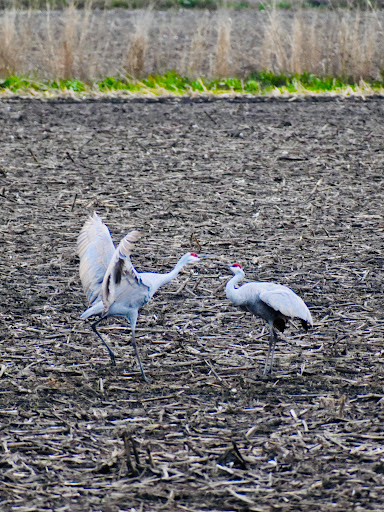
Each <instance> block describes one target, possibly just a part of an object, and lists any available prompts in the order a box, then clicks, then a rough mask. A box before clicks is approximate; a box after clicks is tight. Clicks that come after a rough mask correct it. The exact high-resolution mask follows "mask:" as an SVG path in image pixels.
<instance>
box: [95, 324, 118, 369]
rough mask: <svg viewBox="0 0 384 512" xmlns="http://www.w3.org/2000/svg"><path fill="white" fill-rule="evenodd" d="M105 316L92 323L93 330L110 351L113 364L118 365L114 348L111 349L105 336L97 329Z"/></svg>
mask: <svg viewBox="0 0 384 512" xmlns="http://www.w3.org/2000/svg"><path fill="white" fill-rule="evenodd" d="M103 318H104V317H101V318H99V319H98V320H96V322H94V323H93V324H91V329H92V331H93V332H94V333H95V334H96V335H97V336H98V337H99V338H100V339H101V342H102V343H103V345H104V346H105V347H106V349H107V350H108V353H109V356H110V358H111V362H112V366H116V361H115V354H114V353H113V352H112V350H111V349H110V347H109V346H108V344H107V342H106V341H104V340H103V338H102V337H101V334H99V332H98V331H97V329H96V325H97V324H99V323H100V322H101V320H103Z"/></svg>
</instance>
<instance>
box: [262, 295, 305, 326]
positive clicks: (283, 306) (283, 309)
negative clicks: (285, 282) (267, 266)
mask: <svg viewBox="0 0 384 512" xmlns="http://www.w3.org/2000/svg"><path fill="white" fill-rule="evenodd" d="M260 299H261V300H262V301H263V302H265V303H266V304H268V306H270V307H271V308H273V309H274V310H275V311H280V313H282V314H283V315H285V316H287V317H290V318H301V319H302V320H305V321H306V322H308V323H309V324H310V325H313V321H312V317H311V313H310V312H309V309H308V308H307V306H306V304H305V302H304V301H303V300H302V299H301V298H300V297H299V296H298V295H296V293H295V292H293V291H292V290H291V289H290V288H288V287H287V286H282V285H280V286H279V287H278V289H275V290H268V291H265V292H261V293H260Z"/></svg>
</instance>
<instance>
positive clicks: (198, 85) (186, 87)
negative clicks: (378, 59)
mask: <svg viewBox="0 0 384 512" xmlns="http://www.w3.org/2000/svg"><path fill="white" fill-rule="evenodd" d="M382 76H383V78H382V80H377V81H375V82H372V83H366V82H362V83H359V84H356V83H353V82H351V81H349V80H342V79H339V78H333V77H318V76H315V75H314V74H312V73H303V74H301V75H289V76H285V75H274V74H273V73H270V72H259V73H254V74H252V75H251V76H250V77H249V78H248V79H247V80H241V79H240V78H236V77H228V78H221V79H217V80H208V79H206V78H204V77H200V78H198V79H194V80H192V79H190V78H188V77H186V76H181V75H179V74H178V73H176V72H175V71H169V72H167V73H164V74H163V75H149V76H147V77H146V78H145V79H144V80H141V81H139V80H133V79H129V78H127V77H120V78H117V77H106V78H104V79H103V80H100V81H97V82H94V83H86V82H82V81H80V80H62V79H60V80H59V79H58V80H53V81H52V80H51V81H49V80H48V81H39V80H37V79H34V78H30V77H25V76H24V77H23V76H14V75H12V76H8V77H7V78H5V79H4V80H3V81H0V91H10V92H11V93H13V94H20V93H28V92H31V93H32V92H44V93H46V94H48V95H50V94H51V95H55V94H57V93H60V92H62V93H65V92H71V93H82V94H89V95H92V94H93V95H97V94H112V93H124V92H126V93H129V94H137V95H140V94H141V95H146V94H151V95H164V94H171V95H189V94H196V93H197V94H207V93H209V94H216V95H222V94H230V95H233V94H235V95H241V94H250V95H263V94H271V93H273V94H328V93H332V94H345V93H346V91H347V92H348V93H351V92H359V91H360V92H361V94H367V93H370V94H372V93H376V94H377V93H380V94H382V93H383V90H384V71H383V73H382Z"/></svg>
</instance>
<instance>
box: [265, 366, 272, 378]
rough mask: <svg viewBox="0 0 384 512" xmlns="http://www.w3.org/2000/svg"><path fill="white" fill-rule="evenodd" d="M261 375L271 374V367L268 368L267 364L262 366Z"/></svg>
mask: <svg viewBox="0 0 384 512" xmlns="http://www.w3.org/2000/svg"><path fill="white" fill-rule="evenodd" d="M263 375H264V377H267V376H268V375H272V368H270V367H269V366H264V370H263Z"/></svg>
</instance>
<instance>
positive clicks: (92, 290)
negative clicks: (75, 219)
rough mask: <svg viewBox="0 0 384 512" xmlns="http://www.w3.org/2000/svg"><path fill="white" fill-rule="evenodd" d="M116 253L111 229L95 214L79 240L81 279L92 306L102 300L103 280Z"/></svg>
mask: <svg viewBox="0 0 384 512" xmlns="http://www.w3.org/2000/svg"><path fill="white" fill-rule="evenodd" d="M114 251H115V245H114V243H113V241H112V237H111V234H110V232H109V229H108V228H107V226H106V225H105V224H104V222H103V221H102V220H101V218H100V217H99V216H98V215H97V213H94V214H93V216H92V217H90V218H89V219H88V220H87V221H86V222H85V224H84V226H83V228H82V230H81V231H80V234H79V236H78V239H77V252H78V255H79V257H80V279H81V283H82V285H83V288H84V292H85V294H86V296H87V298H88V300H89V302H90V304H94V303H95V302H97V301H98V300H100V299H101V287H102V283H103V279H104V276H105V273H106V271H107V268H108V265H109V263H110V261H111V258H112V256H113V254H114Z"/></svg>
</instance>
